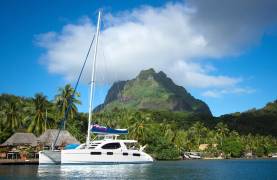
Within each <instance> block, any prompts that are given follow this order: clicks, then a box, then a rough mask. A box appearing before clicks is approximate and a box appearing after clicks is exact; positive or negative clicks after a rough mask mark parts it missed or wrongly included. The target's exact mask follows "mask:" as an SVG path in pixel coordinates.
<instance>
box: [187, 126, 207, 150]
mask: <svg viewBox="0 0 277 180" xmlns="http://www.w3.org/2000/svg"><path fill="white" fill-rule="evenodd" d="M189 130H190V132H191V133H192V134H193V136H194V138H195V140H196V144H197V148H198V147H199V145H200V142H201V139H202V138H203V137H204V136H205V134H206V133H207V128H206V127H205V126H204V124H203V123H201V122H196V123H195V124H193V126H192V127H191V128H190V129H189Z"/></svg>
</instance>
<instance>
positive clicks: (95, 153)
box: [90, 151, 101, 155]
mask: <svg viewBox="0 0 277 180" xmlns="http://www.w3.org/2000/svg"><path fill="white" fill-rule="evenodd" d="M90 155H101V152H93V151H92V152H90Z"/></svg>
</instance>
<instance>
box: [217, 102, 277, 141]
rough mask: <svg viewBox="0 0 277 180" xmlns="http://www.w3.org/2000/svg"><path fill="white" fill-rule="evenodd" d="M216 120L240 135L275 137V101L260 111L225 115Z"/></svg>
mask: <svg viewBox="0 0 277 180" xmlns="http://www.w3.org/2000/svg"><path fill="white" fill-rule="evenodd" d="M217 120H219V121H222V122H224V123H226V124H227V125H228V127H229V128H230V129H233V130H236V131H238V132H240V133H242V134H248V133H252V134H262V135H273V136H277V100H275V101H274V102H270V103H268V104H267V105H266V106H265V107H263V108H261V109H251V110H248V111H246V112H242V113H239V112H237V113H232V114H226V115H223V116H220V117H218V118H217Z"/></svg>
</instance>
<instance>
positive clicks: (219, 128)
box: [215, 122, 229, 146]
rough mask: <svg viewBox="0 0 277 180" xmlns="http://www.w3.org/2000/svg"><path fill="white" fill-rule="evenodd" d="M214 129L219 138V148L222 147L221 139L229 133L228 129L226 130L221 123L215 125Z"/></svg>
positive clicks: (225, 126) (224, 125)
mask: <svg viewBox="0 0 277 180" xmlns="http://www.w3.org/2000/svg"><path fill="white" fill-rule="evenodd" d="M215 129H216V132H217V134H218V136H219V138H220V146H222V143H223V139H224V138H225V137H226V135H227V134H228V133H229V129H228V127H227V125H226V124H224V123H222V122H220V123H217V125H216V126H215Z"/></svg>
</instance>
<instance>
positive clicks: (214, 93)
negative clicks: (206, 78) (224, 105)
mask: <svg viewBox="0 0 277 180" xmlns="http://www.w3.org/2000/svg"><path fill="white" fill-rule="evenodd" d="M254 92H255V90H254V89H252V88H238V87H236V88H230V89H221V90H219V89H217V90H208V91H205V92H203V93H202V96H205V97H211V98H220V97H223V96H224V95H228V94H251V93H254Z"/></svg>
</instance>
